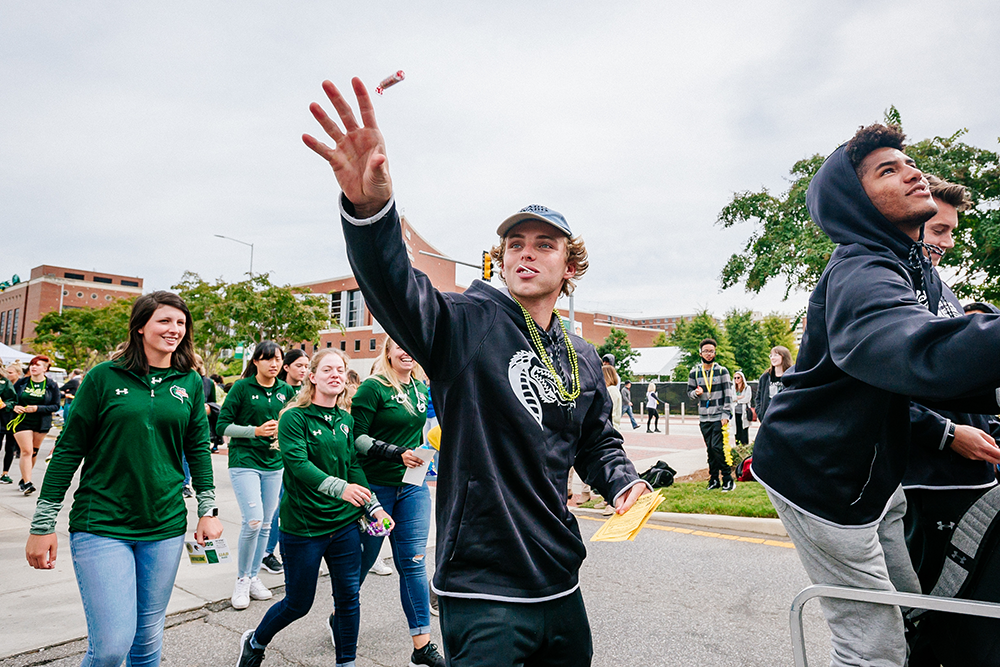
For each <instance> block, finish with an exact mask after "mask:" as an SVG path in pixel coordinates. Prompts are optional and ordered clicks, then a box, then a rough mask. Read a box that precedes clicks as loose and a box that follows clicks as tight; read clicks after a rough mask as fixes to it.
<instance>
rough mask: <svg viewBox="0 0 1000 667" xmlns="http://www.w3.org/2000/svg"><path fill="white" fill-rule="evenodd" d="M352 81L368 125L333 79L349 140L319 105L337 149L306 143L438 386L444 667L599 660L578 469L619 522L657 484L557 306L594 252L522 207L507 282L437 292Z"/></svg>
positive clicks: (505, 237)
mask: <svg viewBox="0 0 1000 667" xmlns="http://www.w3.org/2000/svg"><path fill="white" fill-rule="evenodd" d="M353 85H354V92H355V95H356V96H357V99H358V105H359V107H360V111H361V119H362V124H360V125H359V124H358V122H357V120H356V119H355V117H354V114H353V111H352V110H351V108H350V105H349V104H348V102H347V101H346V100H345V99H344V97H343V96H342V95H341V94H340V91H338V90H337V88H336V87H335V86H334V85H333V84H332V83H330V82H329V81H326V82H324V83H323V88H324V90H325V92H326V94H327V96H328V97H329V99H330V102H331V103H332V104H333V106H334V108H336V110H337V113H338V114H339V116H340V121H341V124H342V126H343V130H342V129H341V127H340V126H338V125H337V123H336V122H335V121H333V120H332V119H330V118H329V116H327V114H326V113H325V112H324V111H323V109H322V108H321V107H320V106H319V105H318V104H313V105H311V106H310V110H311V111H312V114H313V116H314V117H315V118H316V120H317V121H319V123H320V125H321V126H322V127H323V129H324V130H325V132H326V133H327V135H328V136H329V137H330V138H331V139H332V140H333V141H334V142H335V146H334V147H333V148H330V147H328V146H326V145H325V144H323V143H321V142H319V141H317V140H316V139H314V138H313V137H311V136H309V135H305V136H304V137H303V140H304V141H305V143H306V145H307V146H309V148H311V149H312V150H313V151H315V152H316V153H317V154H318V155H320V156H321V157H323V158H324V159H325V160H327V161H328V162H329V163H330V165H331V166H332V167H333V170H334V173H335V175H336V177H337V181H338V183H339V184H340V188H341V190H342V191H343V194H342V196H341V199H340V205H341V218H342V221H343V227H344V236H345V238H346V240H347V253H348V258H349V259H350V261H351V266H352V267H353V269H354V273H355V276H356V277H357V279H358V284H359V285H360V286H361V290H362V292H363V293H364V295H365V300H366V302H367V303H368V305H369V307H370V308H371V311H372V314H373V315H374V316H375V318H376V319H378V321H379V322H380V323H381V324H382V325H383V326H384V327H385V328H386V331H387V332H388V333H389V335H390V336H392V338H393V339H394V340H396V341H398V342H399V344H400V345H402V346H403V347H404V348H405V349H406V350H407V351H408V352H409V353H410V354H411V355H413V358H414V359H416V360H417V361H418V362H419V363H420V365H421V366H422V367H423V368H424V370H425V371H426V373H427V375H428V376H429V377H430V378H431V380H432V384H431V393H432V396H433V401H434V406H435V408H436V410H437V411H438V414H439V415H440V421H441V429H442V434H441V459H440V462H441V463H440V475H439V477H438V486H437V549H436V554H435V557H436V560H437V569H436V572H435V574H434V580H433V583H432V588H433V590H434V591H435V592H436V593H437V594H438V595H439V596H440V598H439V599H440V609H441V631H442V636H443V638H444V648H445V656H446V658H447V659H448V664H449V665H451V666H452V667H465V666H472V665H475V666H476V667H480V666H483V665H513V664H523V665H553V666H559V665H566V666H567V667H569V666H573V667H578V666H585V665H589V664H590V662H591V659H592V654H593V647H592V646H593V645H592V641H591V636H590V624H589V622H588V620H587V613H586V609H585V608H584V604H583V597H582V595H581V594H580V589H579V569H580V564H581V562H582V561H583V558H584V556H585V555H586V549H585V547H584V544H583V539H582V537H581V535H580V530H579V527H578V526H577V522H576V519H575V518H574V517H573V515H572V514H571V513H570V512H569V510H568V508H567V507H566V497H565V493H566V482H567V474H568V471H569V469H570V467H571V466H572V467H574V468H575V469H576V471H577V473H578V474H579V475H580V476H581V477H582V478H583V480H584V481H585V482H586V483H589V484H591V485H592V486H594V487H596V488H597V490H598V491H599V492H600V493H601V494H602V495H603V496H604V497H605V498H610V499H612V502H613V504H614V505H615V506H616V508H617V510H618V511H619V512H624V511H626V510H627V509H628V508H629V507H631V506H632V504H633V503H634V502H635V500H636V499H637V498H638V497H639V496H640V495H642V494H643V493H645V492H648V490H649V488H648V485H646V484H645V483H644V482H642V480H640V479H639V478H638V476H637V475H636V472H635V469H634V468H633V467H632V464H631V463H630V462H629V461H628V458H627V457H626V455H625V452H624V450H623V449H622V438H621V435H620V434H619V433H618V431H617V430H615V428H614V426H613V425H612V424H611V399H610V398H609V397H608V393H607V391H606V389H605V386H604V375H603V373H602V371H601V361H600V359H598V357H597V353H596V352H595V350H594V348H593V347H592V346H591V345H589V344H588V343H586V342H585V341H584V340H583V339H582V338H580V337H578V336H575V335H572V334H570V333H568V332H567V331H566V330H565V327H564V325H563V323H562V320H561V318H560V317H559V316H558V313H556V312H554V309H555V305H556V301H557V299H558V298H559V295H560V294H569V293H571V292H572V291H573V287H574V281H575V280H576V279H578V278H579V277H580V276H581V275H582V274H583V273H584V271H585V270H586V268H587V260H586V250H585V248H584V246H583V242H582V241H581V240H580V239H578V238H575V237H574V236H573V234H572V232H571V230H570V226H569V224H568V223H567V222H566V219H565V218H564V217H563V216H562V215H561V214H559V213H558V212H556V211H553V210H551V209H549V208H546V207H544V206H537V205H533V206H528V207H525V208H524V209H521V210H520V211H519V212H517V213H515V214H514V215H512V216H510V217H509V218H507V219H506V220H504V221H503V222H502V223H501V224H500V226H499V228H498V229H497V235H498V236H499V237H500V239H501V242H500V244H499V245H498V246H497V248H494V251H493V252H494V257H495V259H496V262H497V265H498V266H499V267H500V273H501V277H502V280H503V282H504V283H505V284H506V287H505V288H501V289H496V288H493V287H491V286H490V285H487V284H485V283H482V282H479V281H477V282H475V283H473V284H472V286H471V287H469V289H467V290H466V291H465V292H464V293H462V294H455V293H442V292H439V291H437V290H436V289H435V288H434V287H433V286H432V285H431V283H430V280H429V279H428V278H427V276H425V275H424V274H422V273H421V272H419V271H415V270H414V269H413V267H412V266H410V263H409V260H408V259H407V254H406V248H405V246H404V245H403V240H402V236H401V233H400V227H399V218H398V214H397V212H396V207H395V202H394V199H393V189H392V181H391V179H390V177H389V169H388V163H387V159H386V153H385V144H384V142H383V139H382V134H381V132H379V130H378V126H377V124H376V122H375V113H374V110H373V108H372V104H371V100H370V98H369V97H368V92H367V90H365V87H364V85H363V84H362V83H361V81H360V80H359V79H354V81H353Z"/></svg>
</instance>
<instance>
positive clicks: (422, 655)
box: [410, 642, 444, 667]
mask: <svg viewBox="0 0 1000 667" xmlns="http://www.w3.org/2000/svg"><path fill="white" fill-rule="evenodd" d="M421 665H432V666H433V667H444V658H443V657H442V656H441V654H440V653H438V648H437V646H435V645H434V644H433V643H432V642H427V643H426V644H425V645H424V646H423V648H415V649H413V653H412V654H410V667H420V666H421Z"/></svg>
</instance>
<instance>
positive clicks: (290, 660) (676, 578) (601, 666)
mask: <svg viewBox="0 0 1000 667" xmlns="http://www.w3.org/2000/svg"><path fill="white" fill-rule="evenodd" d="M580 524H581V529H582V531H583V534H584V537H585V539H587V538H589V537H590V536H591V535H592V534H593V533H594V531H595V530H596V529H597V527H598V526H599V525H600V523H599V521H596V520H593V519H589V518H581V520H580ZM699 532H706V531H699ZM588 551H589V556H588V558H587V560H586V561H585V563H584V567H583V570H582V572H581V580H582V587H583V592H584V598H585V600H586V604H587V608H588V612H589V615H590V622H591V626H592V629H593V634H594V650H595V659H594V663H593V664H594V665H595V667H612V666H618V665H653V666H656V665H698V666H699V667H715V666H718V667H742V666H758V665H759V666H760V667H777V666H782V665H791V664H792V658H791V643H790V639H789V630H788V609H789V607H790V604H791V601H792V598H793V597H794V596H795V594H797V593H798V592H799V591H800V590H802V589H803V588H804V587H806V586H807V585H808V584H809V582H808V580H807V578H806V576H805V573H804V572H803V570H802V567H801V565H800V564H799V561H798V557H797V556H796V553H795V550H794V549H791V548H787V547H784V546H778V545H777V544H774V543H770V544H768V543H758V542H750V541H738V540H736V539H733V538H732V535H730V536H728V538H727V537H723V536H720V535H719V533H718V532H716V533H715V534H714V535H713V534H696V533H693V532H690V531H688V532H677V531H675V530H671V529H670V528H665V527H658V526H653V525H652V524H649V525H647V527H646V529H644V530H643V532H642V533H641V534H640V535H639V537H638V538H637V540H636V541H635V542H631V543H629V542H625V543H588ZM269 604H271V603H270V602H253V603H252V604H251V606H250V608H249V609H247V610H245V611H235V610H233V609H231V608H229V607H228V604H227V603H219V604H217V605H214V610H213V609H212V608H211V607H213V606H210V608H207V609H203V610H200V611H196V612H189V613H186V614H181V615H178V616H172V617H170V618H168V622H169V623H170V624H172V625H171V627H169V628H168V629H167V631H166V633H165V640H164V657H163V665H177V666H184V667H189V666H201V665H204V666H205V667H214V666H217V665H233V664H235V661H236V656H237V653H238V644H239V638H240V635H241V634H242V632H243V631H244V630H246V629H248V628H251V627H254V626H255V625H256V624H257V622H258V621H259V620H260V618H261V617H262V616H263V614H264V612H265V611H266V610H267V607H268V606H269ZM330 607H331V601H330V588H329V580H328V579H326V578H323V579H322V580H321V581H320V586H319V589H318V592H317V599H316V603H315V604H314V606H313V610H312V611H311V612H310V614H309V616H307V617H306V618H304V619H302V620H300V621H298V622H297V623H295V624H293V625H292V626H290V627H289V628H287V629H286V630H285V631H283V632H282V633H281V634H279V635H278V636H277V637H276V638H275V640H274V641H273V642H272V644H271V646H270V647H269V650H268V653H267V658H266V660H265V663H264V664H265V665H266V666H267V667H282V666H285V665H310V666H311V665H332V664H333V650H332V647H331V645H330V637H329V632H328V630H327V625H326V618H327V615H328V614H329V613H330ZM38 611H39V613H42V614H44V613H45V612H44V610H42V609H40V610H38ZM434 626H435V631H434V637H433V638H434V641H439V639H440V633H438V632H437V627H436V626H437V622H436V620H435V621H434ZM806 636H807V640H808V646H809V656H810V663H811V664H812V665H814V666H815V665H824V664H827V663H828V648H827V643H828V640H829V635H828V633H827V632H826V628H825V624H824V623H823V620H822V617H821V615H820V612H819V609H818V607H817V606H815V603H811V606H810V607H808V608H807V613H806ZM85 648H86V644H85V643H84V642H72V643H69V644H65V645H63V646H58V647H53V648H50V649H47V650H45V651H42V652H39V653H33V654H27V655H22V656H18V657H14V658H9V659H6V660H2V661H0V667H15V666H17V667H20V666H22V665H40V664H47V665H51V666H52V667H69V666H71V665H72V666H75V665H78V664H79V663H80V659H81V657H82V656H81V654H82V652H83V651H84V650H85ZM409 651H410V649H409V638H408V633H407V631H406V623H405V619H404V617H403V613H402V610H401V609H400V606H399V601H398V578H397V576H396V575H395V574H394V575H392V576H389V577H375V576H371V577H369V578H368V580H367V581H366V582H365V585H364V587H363V589H362V621H361V637H360V645H359V658H358V662H357V664H358V665H359V667H371V666H375V665H385V666H392V667H397V666H399V667H402V666H404V665H406V664H407V659H408V657H409Z"/></svg>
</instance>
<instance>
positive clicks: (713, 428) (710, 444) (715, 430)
mask: <svg viewBox="0 0 1000 667" xmlns="http://www.w3.org/2000/svg"><path fill="white" fill-rule="evenodd" d="M699 425H700V426H701V437H703V438H704V439H705V447H706V448H707V449H708V478H709V479H719V474H720V473H721V474H722V481H724V482H725V481H729V480H732V478H733V477H732V470H731V469H730V468H729V464H728V463H726V452H725V451H723V449H722V422H721V421H717V422H701V424H699Z"/></svg>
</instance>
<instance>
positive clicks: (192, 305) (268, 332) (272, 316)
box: [173, 272, 339, 372]
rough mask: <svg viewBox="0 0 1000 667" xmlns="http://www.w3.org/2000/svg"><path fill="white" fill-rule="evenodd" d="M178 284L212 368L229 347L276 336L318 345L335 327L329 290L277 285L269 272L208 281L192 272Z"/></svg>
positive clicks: (200, 347)
mask: <svg viewBox="0 0 1000 667" xmlns="http://www.w3.org/2000/svg"><path fill="white" fill-rule="evenodd" d="M173 289H175V290H177V292H178V294H179V295H180V296H181V298H183V299H184V301H185V302H186V303H187V304H188V308H189V309H190V310H191V317H192V319H193V320H194V341H195V348H196V349H197V350H198V352H199V354H201V355H202V357H203V358H204V359H205V360H206V366H207V368H208V370H209V371H210V372H211V371H213V370H217V369H219V368H221V363H220V358H221V355H222V353H223V352H224V351H226V350H232V349H235V347H236V346H237V345H239V344H241V343H246V344H250V345H255V344H257V343H259V342H261V341H263V340H273V341H277V342H278V343H281V344H283V345H284V344H288V343H297V342H300V341H311V342H313V343H314V344H315V343H318V342H319V332H320V330H321V329H326V328H329V327H330V326H331V321H330V314H329V309H328V303H329V302H328V300H327V297H326V296H325V295H322V294H315V293H313V292H310V291H309V290H307V289H303V288H298V287H291V286H290V285H285V286H278V285H274V284H272V283H271V279H270V276H269V275H268V274H267V273H260V274H257V275H255V276H253V277H252V278H248V279H246V280H242V281H240V282H238V283H227V282H225V281H223V280H221V279H220V280H216V281H215V282H214V283H208V282H206V281H205V280H203V279H202V278H201V277H200V276H199V275H198V274H196V273H190V272H186V273H184V275H183V277H182V278H181V282H179V283H178V284H176V285H174V286H173ZM333 326H339V323H333Z"/></svg>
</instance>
